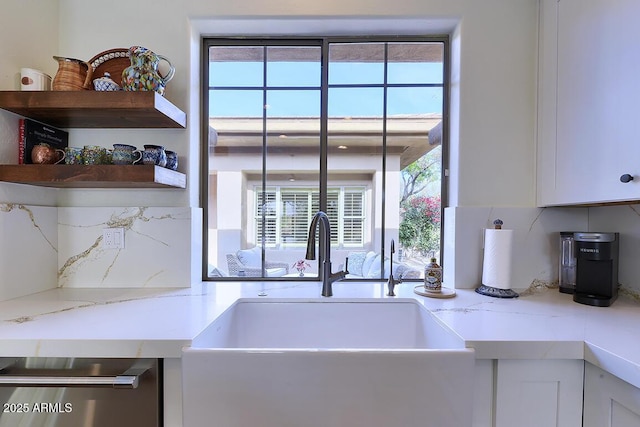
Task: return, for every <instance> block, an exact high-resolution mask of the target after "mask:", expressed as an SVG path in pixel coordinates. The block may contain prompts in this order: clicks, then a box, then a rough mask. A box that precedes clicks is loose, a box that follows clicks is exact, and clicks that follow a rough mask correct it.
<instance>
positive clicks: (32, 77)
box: [20, 68, 51, 90]
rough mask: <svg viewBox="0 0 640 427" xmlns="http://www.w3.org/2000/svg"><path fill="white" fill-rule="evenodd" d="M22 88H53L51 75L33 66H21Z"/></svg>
mask: <svg viewBox="0 0 640 427" xmlns="http://www.w3.org/2000/svg"><path fill="white" fill-rule="evenodd" d="M20 89H21V90H51V76H50V75H48V74H45V73H43V72H42V71H40V70H35V69H33V68H20Z"/></svg>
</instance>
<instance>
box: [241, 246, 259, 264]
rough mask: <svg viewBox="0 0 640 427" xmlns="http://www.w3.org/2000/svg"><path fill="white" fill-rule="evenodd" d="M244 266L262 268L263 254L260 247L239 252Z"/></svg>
mask: <svg viewBox="0 0 640 427" xmlns="http://www.w3.org/2000/svg"><path fill="white" fill-rule="evenodd" d="M236 255H237V256H238V259H239V260H240V262H241V263H242V265H244V266H246V267H260V265H261V264H262V253H261V251H260V248H259V247H257V246H256V247H255V248H251V249H242V250H239V251H238V253H237V254H236Z"/></svg>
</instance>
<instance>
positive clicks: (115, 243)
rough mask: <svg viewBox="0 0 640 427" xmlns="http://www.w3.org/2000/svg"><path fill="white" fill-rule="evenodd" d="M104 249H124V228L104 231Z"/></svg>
mask: <svg viewBox="0 0 640 427" xmlns="http://www.w3.org/2000/svg"><path fill="white" fill-rule="evenodd" d="M102 247H103V248H104V249H124V228H119V227H116V228H105V229H103V230H102Z"/></svg>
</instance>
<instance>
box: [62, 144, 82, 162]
mask: <svg viewBox="0 0 640 427" xmlns="http://www.w3.org/2000/svg"><path fill="white" fill-rule="evenodd" d="M64 153H65V157H64V162H65V164H67V165H81V164H82V148H80V147H65V148H64Z"/></svg>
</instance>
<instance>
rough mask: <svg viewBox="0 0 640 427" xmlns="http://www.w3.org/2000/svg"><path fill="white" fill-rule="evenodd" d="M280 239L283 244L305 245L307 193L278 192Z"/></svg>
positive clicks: (306, 233) (307, 221)
mask: <svg viewBox="0 0 640 427" xmlns="http://www.w3.org/2000/svg"><path fill="white" fill-rule="evenodd" d="M280 200H281V201H280V203H281V216H280V237H281V241H282V242H283V243H306V242H307V237H308V230H309V193H308V192H306V191H305V192H301V191H299V190H297V191H292V190H287V189H282V190H281V192H280Z"/></svg>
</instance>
